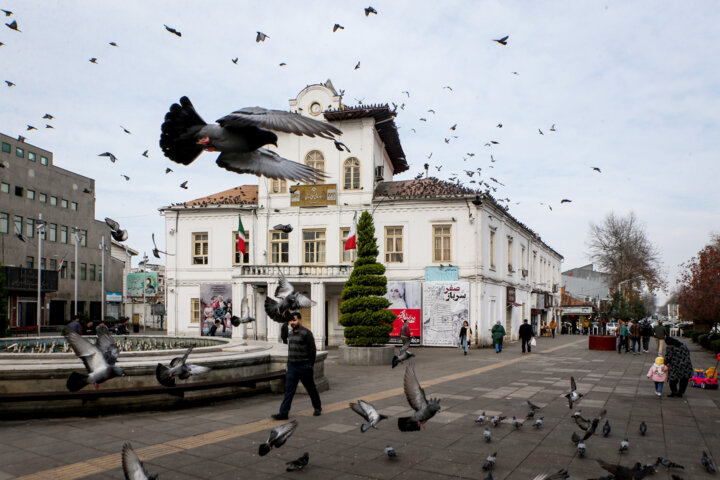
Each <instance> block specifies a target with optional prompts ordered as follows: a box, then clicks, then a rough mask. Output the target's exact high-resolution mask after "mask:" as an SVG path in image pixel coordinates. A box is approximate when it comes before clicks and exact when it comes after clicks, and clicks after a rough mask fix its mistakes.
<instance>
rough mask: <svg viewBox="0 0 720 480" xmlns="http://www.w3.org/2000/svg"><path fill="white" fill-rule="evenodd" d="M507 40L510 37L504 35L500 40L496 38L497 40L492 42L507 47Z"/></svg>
mask: <svg viewBox="0 0 720 480" xmlns="http://www.w3.org/2000/svg"><path fill="white" fill-rule="evenodd" d="M508 38H510V36H509V35H505V36H504V37H502V38H498V39H496V40H493V42H497V43H499V44H500V45H507V39H508Z"/></svg>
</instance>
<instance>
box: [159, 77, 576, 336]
mask: <svg viewBox="0 0 720 480" xmlns="http://www.w3.org/2000/svg"><path fill="white" fill-rule="evenodd" d="M290 109H291V110H292V111H295V112H298V113H300V114H302V115H308V116H311V117H314V118H318V119H320V120H326V121H329V122H331V123H332V124H333V125H334V126H336V127H338V128H339V129H340V130H342V132H343V135H342V137H341V138H340V140H341V141H342V143H343V144H344V145H345V146H347V149H348V150H349V151H345V150H343V149H340V148H336V145H334V144H333V143H332V142H331V141H328V140H325V139H322V138H317V137H316V138H310V137H306V136H296V135H290V134H282V133H278V137H279V140H278V148H277V150H276V151H277V153H278V154H279V155H281V156H283V157H285V158H289V159H291V160H295V161H298V162H304V163H307V164H309V165H312V166H314V167H316V168H319V169H321V170H323V171H324V172H325V173H326V174H327V175H328V178H327V181H326V182H327V183H325V184H323V185H290V186H288V185H287V184H286V182H285V181H277V180H269V179H265V178H261V179H260V180H259V184H258V185H257V186H255V185H246V186H241V187H237V188H235V189H231V190H228V191H225V192H220V193H217V194H214V195H211V196H209V197H205V198H201V199H197V200H195V201H192V202H187V203H185V204H179V205H172V206H167V207H163V208H161V212H162V213H163V214H164V215H165V219H166V238H167V246H166V249H167V251H168V253H171V254H174V255H171V256H168V257H167V265H166V277H167V278H166V283H167V293H166V299H167V326H168V333H171V334H175V333H177V334H180V335H183V334H185V335H197V334H199V331H200V323H199V322H200V304H199V286H200V285H201V284H204V283H211V284H231V285H232V298H233V299H234V302H233V303H235V304H239V299H241V298H243V297H247V298H248V300H249V303H250V308H251V312H252V313H253V315H254V316H255V317H256V319H257V322H256V323H255V324H250V325H249V326H248V327H247V330H246V331H244V332H243V334H245V335H248V336H250V337H255V338H259V339H267V340H269V341H277V339H278V336H279V330H280V328H279V327H280V326H279V324H277V323H275V322H273V321H272V320H268V319H267V318H266V315H265V313H264V309H263V308H262V305H263V302H264V299H265V297H266V295H268V294H272V293H273V292H274V291H275V288H276V286H277V282H278V275H279V272H280V271H282V272H283V273H284V274H285V276H286V277H287V278H288V280H289V281H290V282H291V283H293V285H294V286H295V287H296V289H297V290H299V291H302V292H304V293H306V294H308V295H309V296H310V297H311V298H312V299H313V300H315V301H317V304H316V305H315V306H313V307H312V308H310V309H308V311H307V312H303V319H304V321H303V324H304V325H305V326H307V327H309V328H310V329H311V330H312V331H313V333H314V336H315V339H316V341H317V343H318V345H319V346H321V347H322V346H324V345H339V344H341V343H343V332H342V329H343V327H342V326H341V325H339V323H338V317H339V304H340V301H341V300H340V296H341V292H342V287H343V284H344V282H345V281H346V280H347V279H348V277H349V274H350V272H351V270H352V260H353V259H354V257H353V255H354V251H345V250H344V249H343V245H344V239H345V238H347V234H348V232H349V230H350V226H351V224H352V222H353V217H354V215H355V214H356V213H357V214H358V217H359V214H360V213H361V212H362V211H365V210H368V211H370V212H371V213H372V214H373V218H374V225H375V236H376V238H377V239H378V246H379V248H380V255H379V256H378V261H380V262H382V263H384V264H385V265H386V267H387V272H386V276H387V278H388V281H393V280H397V281H424V280H425V278H426V271H427V270H428V269H430V270H433V269H434V270H437V267H441V266H442V267H446V266H452V267H457V273H458V278H457V280H458V281H460V282H467V283H468V284H469V297H470V298H469V312H468V313H469V321H470V325H471V326H472V328H473V331H474V342H475V343H481V344H489V343H490V327H491V326H492V325H493V324H494V323H495V322H496V321H501V322H502V323H503V325H505V326H506V329H507V331H508V333H509V334H511V336H512V338H517V330H518V328H519V326H520V324H521V323H522V320H523V319H528V320H532V322H533V323H534V324H536V325H538V326H540V325H543V324H545V323H548V322H549V321H550V318H551V317H553V316H554V315H556V312H555V306H557V305H559V296H560V292H559V288H558V287H559V284H560V265H561V262H562V258H563V257H562V256H561V255H560V254H559V253H557V252H556V251H554V250H553V249H552V248H550V247H549V246H548V245H546V244H545V243H544V242H542V240H541V239H540V237H539V236H538V235H537V234H535V233H534V232H532V231H531V230H530V229H529V228H527V227H526V226H525V225H523V224H522V223H520V222H519V221H518V220H516V219H515V218H513V217H512V216H510V215H509V214H508V213H507V212H506V211H505V209H504V208H503V207H502V206H500V205H498V204H497V203H496V202H495V201H494V200H493V199H492V198H491V197H490V196H486V195H477V194H476V192H474V191H472V190H470V189H467V188H464V187H461V186H458V185H455V184H451V183H448V182H445V181H441V180H437V179H434V178H423V179H418V180H406V181H395V182H394V181H392V178H393V175H395V174H398V173H401V172H403V171H406V170H407V169H408V165H407V162H406V160H405V158H404V152H403V150H402V146H401V145H400V140H399V137H398V133H397V127H396V126H395V122H394V116H395V113H394V112H393V111H391V110H390V109H389V108H388V106H387V105H381V106H378V105H372V106H370V105H362V106H358V107H347V106H345V105H343V104H342V97H341V96H340V95H338V93H337V92H336V91H335V89H334V88H333V86H332V84H331V83H330V82H329V81H328V82H326V83H325V84H318V85H310V86H308V87H306V88H305V89H303V90H302V91H301V92H300V93H299V94H298V96H297V98H296V99H293V100H290ZM288 187H289V188H288ZM238 217H240V218H241V219H242V223H243V227H244V229H245V231H246V233H247V238H248V244H249V245H248V254H247V255H244V256H243V255H241V254H240V253H239V252H236V243H237V242H236V238H237V230H238ZM278 224H290V225H292V227H293V231H292V232H291V233H289V234H286V233H282V232H280V231H278V230H274V229H273V227H274V226H275V225H278ZM513 297H514V298H513ZM558 320H559V319H558ZM243 328H245V327H243Z"/></svg>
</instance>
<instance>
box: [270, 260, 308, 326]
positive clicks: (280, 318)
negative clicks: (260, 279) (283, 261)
mask: <svg viewBox="0 0 720 480" xmlns="http://www.w3.org/2000/svg"><path fill="white" fill-rule="evenodd" d="M275 297H276V298H280V299H281V300H280V301H279V302H278V301H275V300H273V299H272V298H270V297H269V296H268V297H267V298H265V312H266V313H267V314H268V316H270V318H272V319H273V320H275V321H276V322H280V323H285V322H287V321H288V320H289V319H290V318H292V316H288V315H287V314H289V313H290V312H294V311H296V310H300V309H301V308H309V307H311V306H313V305H315V304H316V303H317V302H315V301H314V300H310V298H308V297H306V296H305V295H303V294H302V293H300V292H296V291H295V287H293V286H292V284H291V283H290V282H288V281H287V278H285V275H283V273H282V272H280V282H279V283H278V286H277V288H276V289H275Z"/></svg>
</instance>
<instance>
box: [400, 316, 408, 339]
mask: <svg viewBox="0 0 720 480" xmlns="http://www.w3.org/2000/svg"><path fill="white" fill-rule="evenodd" d="M400 340H401V341H402V344H403V345H405V343H406V342H408V341H409V340H410V320H409V319H408V317H407V316H406V317H404V318H403V324H402V327H400Z"/></svg>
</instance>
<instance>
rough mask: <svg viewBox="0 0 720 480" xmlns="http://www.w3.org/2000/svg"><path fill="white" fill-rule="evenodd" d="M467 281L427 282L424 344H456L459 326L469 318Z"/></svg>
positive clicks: (424, 307)
mask: <svg viewBox="0 0 720 480" xmlns="http://www.w3.org/2000/svg"><path fill="white" fill-rule="evenodd" d="M469 293H470V284H469V283H468V282H426V283H424V284H423V288H422V298H423V302H422V319H423V337H422V344H423V345H426V346H430V347H456V346H458V345H459V344H460V337H459V335H460V327H462V324H463V322H464V321H466V320H467V321H468V322H469V321H470V295H469Z"/></svg>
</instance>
